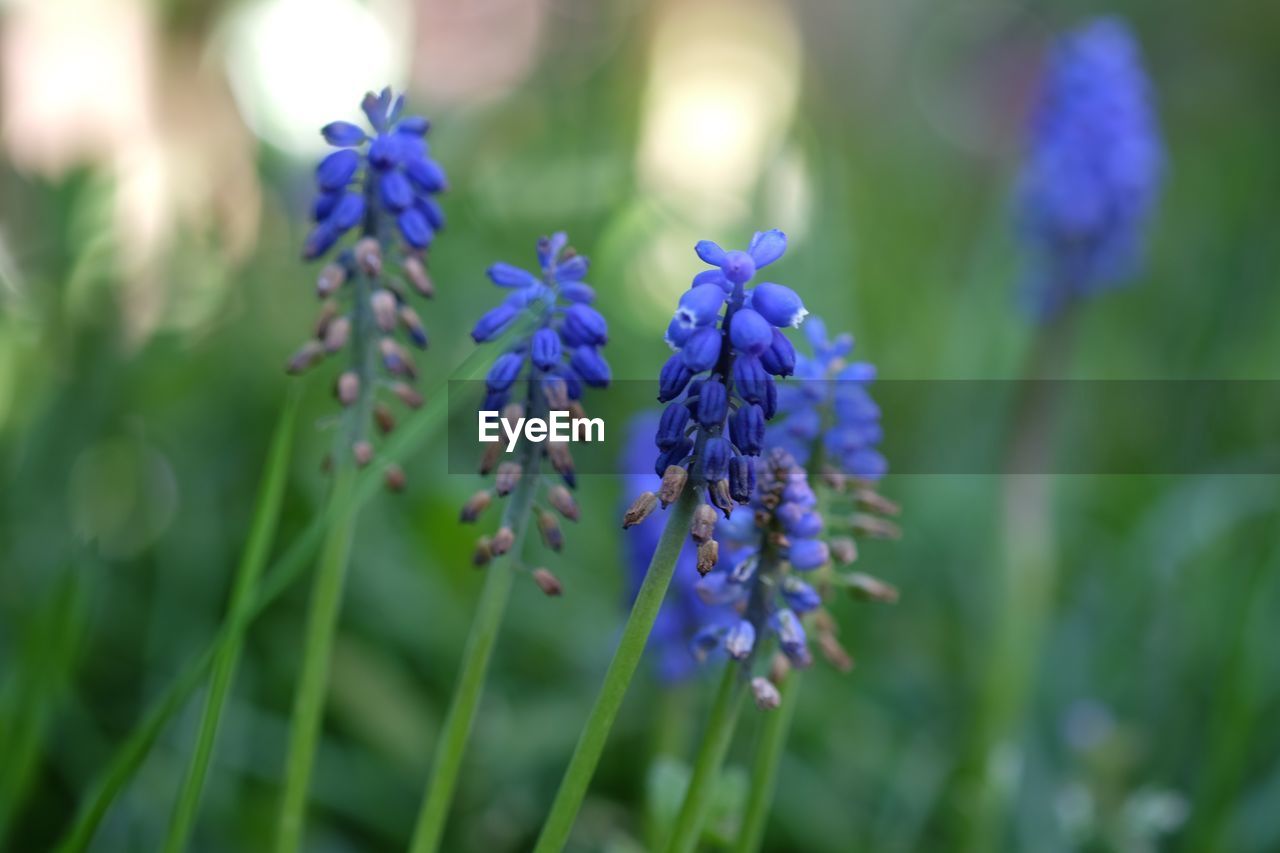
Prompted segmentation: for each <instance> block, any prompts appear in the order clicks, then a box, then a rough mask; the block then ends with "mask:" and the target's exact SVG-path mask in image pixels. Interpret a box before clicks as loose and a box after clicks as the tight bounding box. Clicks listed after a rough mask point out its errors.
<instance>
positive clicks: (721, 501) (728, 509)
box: [707, 480, 735, 518]
mask: <svg viewBox="0 0 1280 853" xmlns="http://www.w3.org/2000/svg"><path fill="white" fill-rule="evenodd" d="M707 497H708V498H710V499H711V503H713V504H715V507H716V509H718V510H720V511H721V512H722V513H724V517H725V518H728V517H729V516H731V515H733V508H734V506H735V504H734V500H733V498H732V497H731V496H730V494H729V481H728V480H716V481H715V482H714V483H708V484H707Z"/></svg>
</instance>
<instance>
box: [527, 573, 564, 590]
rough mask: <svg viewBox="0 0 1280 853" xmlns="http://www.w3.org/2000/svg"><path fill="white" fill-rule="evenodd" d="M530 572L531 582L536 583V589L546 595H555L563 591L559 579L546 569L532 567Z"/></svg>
mask: <svg viewBox="0 0 1280 853" xmlns="http://www.w3.org/2000/svg"><path fill="white" fill-rule="evenodd" d="M531 574H532V576H533V582H534V583H536V584H537V585H538V589H540V590H542V591H543V592H544V593H546V594H547V595H551V596H556V595H559V594H560V593H561V592H563V591H564V587H562V586H561V585H560V579H559V578H557V577H556V576H555V575H553V574H551V572H550V571H548V570H547V569H541V568H539V569H534V570H533V572H532V573H531Z"/></svg>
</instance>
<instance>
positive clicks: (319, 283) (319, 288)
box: [316, 264, 347, 299]
mask: <svg viewBox="0 0 1280 853" xmlns="http://www.w3.org/2000/svg"><path fill="white" fill-rule="evenodd" d="M346 280H347V271H346V270H345V269H343V268H342V266H341V264H326V265H325V267H324V269H322V270H320V275H319V276H318V277H317V278H316V296H319V297H320V298H321V299H328V298H329V297H330V296H332V295H333V294H335V293H337V292H338V288H340V287H342V285H343V283H344V282H345V281H346Z"/></svg>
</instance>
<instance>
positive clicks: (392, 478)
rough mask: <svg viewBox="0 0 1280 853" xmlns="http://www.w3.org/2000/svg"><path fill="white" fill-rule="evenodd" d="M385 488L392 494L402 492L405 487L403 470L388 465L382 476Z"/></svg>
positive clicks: (396, 466)
mask: <svg viewBox="0 0 1280 853" xmlns="http://www.w3.org/2000/svg"><path fill="white" fill-rule="evenodd" d="M383 481H384V482H385V483H386V484H387V488H388V489H389V490H391V491H393V492H403V491H404V485H405V476H404V469H403V468H401V467H400V466H399V465H390V466H388V467H387V471H386V473H385V474H384V475H383Z"/></svg>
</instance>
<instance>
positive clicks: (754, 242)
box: [747, 228, 787, 269]
mask: <svg viewBox="0 0 1280 853" xmlns="http://www.w3.org/2000/svg"><path fill="white" fill-rule="evenodd" d="M785 251H787V235H786V234H783V233H782V232H781V231H779V230H778V229H777V228H774V229H773V230H771V231H757V232H756V233H755V235H754V236H753V237H752V238H751V244H750V245H749V246H747V254H749V255H751V260H753V261H755V264H756V269H760V268H761V267H766V266H768V265H769V264H771V263H773V262H774V261H776V260H777V259H778V258H780V257H782V254H783V252H785Z"/></svg>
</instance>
